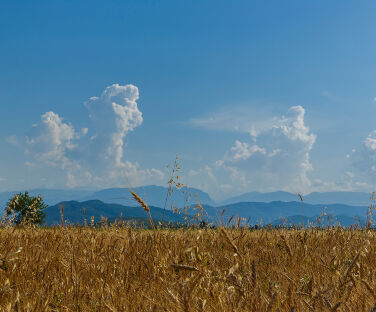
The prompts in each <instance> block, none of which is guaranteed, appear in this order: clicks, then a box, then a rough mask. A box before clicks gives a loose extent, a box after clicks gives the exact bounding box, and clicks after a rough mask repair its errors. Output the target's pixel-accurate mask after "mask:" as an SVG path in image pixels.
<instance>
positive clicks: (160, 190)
mask: <svg viewBox="0 0 376 312" xmlns="http://www.w3.org/2000/svg"><path fill="white" fill-rule="evenodd" d="M133 190H134V191H135V192H136V193H137V194H138V195H139V196H141V197H142V198H143V199H144V200H145V201H146V202H147V203H148V204H149V205H150V206H156V207H162V208H163V207H164V206H165V201H166V195H167V192H168V188H167V187H163V186H157V185H148V186H141V187H135V188H133ZM19 192H21V191H14V192H0V211H1V210H3V209H4V208H5V205H6V203H7V202H8V201H9V199H10V198H11V197H13V195H14V194H17V193H19ZM22 192H24V191H22ZM29 193H30V195H32V196H37V195H39V194H40V195H42V198H43V201H44V202H45V203H46V204H47V205H49V206H53V205H56V204H57V203H60V202H62V201H71V200H75V201H87V200H101V201H103V202H105V203H114V204H120V205H124V206H137V205H138V203H137V202H136V201H135V200H134V199H133V198H132V196H131V194H130V192H129V189H128V188H109V189H104V190H99V191H88V190H76V189H73V190H51V189H34V190H30V191H29ZM195 194H196V195H197V198H198V199H199V200H200V202H201V203H202V204H207V205H213V206H214V205H216V203H215V202H214V201H213V200H212V199H211V198H210V196H209V194H207V193H205V192H203V191H201V190H199V189H196V188H189V189H188V191H187V192H184V189H180V190H177V189H174V191H173V192H172V195H171V196H169V198H168V200H167V202H166V207H167V208H169V207H171V204H173V205H175V206H178V207H183V206H184V205H191V204H194V203H195V202H196V197H195Z"/></svg>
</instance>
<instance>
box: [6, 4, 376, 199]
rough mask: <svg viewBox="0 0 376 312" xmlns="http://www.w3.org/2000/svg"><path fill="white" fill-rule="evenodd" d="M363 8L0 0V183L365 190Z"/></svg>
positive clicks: (368, 96)
mask: <svg viewBox="0 0 376 312" xmlns="http://www.w3.org/2000/svg"><path fill="white" fill-rule="evenodd" d="M375 9H376V3H375V2H374V1H361V2H360V1H347V0H341V1H301V0H297V1H220V0H215V1H206V0H202V1H179V0H174V1H163V0H160V1H152V0H147V1H146V0H145V1H140V0H137V1H110V0H106V1H51V0H49V1H6V0H3V1H1V2H0V42H1V43H0V47H1V49H0V150H1V153H0V190H17V189H25V188H36V187H48V188H71V187H87V188H102V187H114V186H125V185H127V184H131V185H134V186H136V185H146V184H159V185H165V184H166V181H167V180H168V172H167V171H166V165H167V164H168V163H170V162H172V161H173V160H174V158H175V155H176V154H178V155H179V158H180V161H181V164H182V169H183V182H186V183H187V184H188V185H189V186H194V187H199V188H202V189H203V190H205V191H208V192H209V193H210V194H211V195H212V196H213V197H214V198H217V199H221V198H223V197H226V196H228V195H235V194H239V193H243V192H246V191H271V190H288V191H291V192H301V193H307V192H311V191H332V190H364V191H373V190H374V188H375V186H376V185H375V182H376V181H375V173H376V132H373V131H374V130H376V125H375V123H374V121H375V116H376V102H375V97H376V83H375V80H376V79H375V78H376V60H375V55H376V41H375V40H374V29H376V21H375V18H374V13H375ZM93 97H96V98H93ZM116 107H117V108H116ZM126 181H129V182H126Z"/></svg>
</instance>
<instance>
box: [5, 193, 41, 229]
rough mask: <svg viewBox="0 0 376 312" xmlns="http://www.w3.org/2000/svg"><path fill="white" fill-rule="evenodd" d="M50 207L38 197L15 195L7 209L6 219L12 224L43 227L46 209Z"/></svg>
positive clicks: (26, 194)
mask: <svg viewBox="0 0 376 312" xmlns="http://www.w3.org/2000/svg"><path fill="white" fill-rule="evenodd" d="M47 207H48V206H47V205H46V204H45V203H44V202H43V200H42V197H41V196H40V195H38V196H37V197H35V196H30V195H29V193H28V192H25V193H19V194H16V195H14V196H13V197H12V198H11V199H10V200H9V202H8V203H7V207H6V208H5V215H4V216H5V218H6V219H7V220H8V222H9V223H11V224H16V225H20V224H28V225H41V224H43V223H44V219H45V217H46V214H45V213H44V211H43V210H44V209H45V208H47Z"/></svg>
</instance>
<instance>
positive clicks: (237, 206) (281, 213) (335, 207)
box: [204, 201, 367, 224]
mask: <svg viewBox="0 0 376 312" xmlns="http://www.w3.org/2000/svg"><path fill="white" fill-rule="evenodd" d="M204 209H205V211H206V212H207V214H208V217H209V218H210V219H211V220H212V221H215V222H218V220H219V219H222V220H223V222H226V221H227V220H229V218H230V217H232V216H239V217H243V218H247V219H248V218H249V219H250V224H259V223H262V224H268V223H273V222H275V221H276V220H283V219H284V218H290V217H293V216H297V215H304V216H305V217H308V218H313V219H314V220H316V218H317V216H319V215H320V214H323V215H324V214H325V215H324V217H325V216H328V215H329V216H332V217H333V216H345V217H349V218H351V220H353V221H354V222H355V219H354V218H361V219H362V220H363V219H365V217H366V213H367V207H365V206H348V205H344V204H330V205H321V204H317V205H312V204H307V203H303V204H302V203H301V202H296V201H295V202H282V201H274V202H270V203H264V202H239V203H234V204H229V205H224V206H219V207H212V206H207V205H205V206H204Z"/></svg>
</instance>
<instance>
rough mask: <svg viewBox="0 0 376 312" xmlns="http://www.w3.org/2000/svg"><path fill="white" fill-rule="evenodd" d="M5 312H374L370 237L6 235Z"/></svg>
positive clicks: (122, 231) (322, 233) (0, 284)
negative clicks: (372, 310)
mask: <svg viewBox="0 0 376 312" xmlns="http://www.w3.org/2000/svg"><path fill="white" fill-rule="evenodd" d="M0 259H1V261H0V311H17V310H18V311H371V309H372V308H373V307H374V306H375V305H376V275H375V271H376V270H375V266H376V262H375V259H376V233H373V232H372V233H371V232H369V231H366V230H364V231H363V230H344V229H340V228H337V229H329V230H315V229H310V230H266V229H261V230H257V231H250V230H247V229H222V230H214V229H205V230H197V229H178V230H162V229H160V230H139V229H131V228H116V227H106V228H103V229H94V228H77V227H72V228H68V227H59V228H50V229H43V228H40V229H32V228H25V229H15V228H5V229H1V230H0Z"/></svg>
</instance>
